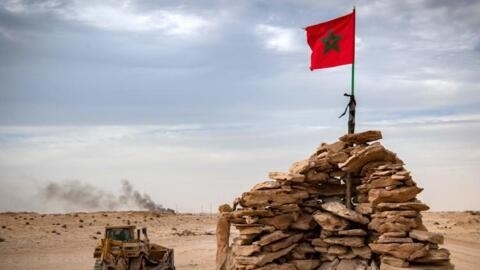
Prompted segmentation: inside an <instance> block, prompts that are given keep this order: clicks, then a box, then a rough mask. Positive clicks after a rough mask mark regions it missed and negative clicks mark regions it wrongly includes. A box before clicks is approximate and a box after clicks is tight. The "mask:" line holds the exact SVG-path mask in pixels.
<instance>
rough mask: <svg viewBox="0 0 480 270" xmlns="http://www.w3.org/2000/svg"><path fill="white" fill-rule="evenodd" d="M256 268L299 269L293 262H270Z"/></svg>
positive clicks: (274, 269)
mask: <svg viewBox="0 0 480 270" xmlns="http://www.w3.org/2000/svg"><path fill="white" fill-rule="evenodd" d="M256 270H297V268H296V267H295V265H293V264H291V263H282V264H276V263H269V264H267V265H265V266H263V267H260V268H256Z"/></svg>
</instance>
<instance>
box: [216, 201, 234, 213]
mask: <svg viewBox="0 0 480 270" xmlns="http://www.w3.org/2000/svg"><path fill="white" fill-rule="evenodd" d="M232 211H233V209H232V207H231V206H230V205H229V204H227V203H225V204H222V205H220V206H219V207H218V212H220V213H229V212H232Z"/></svg>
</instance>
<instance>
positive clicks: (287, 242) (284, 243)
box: [262, 233, 303, 252]
mask: <svg viewBox="0 0 480 270" xmlns="http://www.w3.org/2000/svg"><path fill="white" fill-rule="evenodd" d="M302 237H303V233H298V234H294V235H292V236H289V237H287V238H285V239H282V240H279V241H277V242H274V243H271V244H268V245H266V246H264V247H262V250H264V251H267V252H274V251H277V250H280V249H283V248H286V247H289V246H291V245H293V244H295V243H297V242H298V241H299V240H300V239H302Z"/></svg>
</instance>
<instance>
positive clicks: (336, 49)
mask: <svg viewBox="0 0 480 270" xmlns="http://www.w3.org/2000/svg"><path fill="white" fill-rule="evenodd" d="M305 30H306V31H307V42H308V45H309V46H310V48H311V49H312V56H311V61H310V70H314V69H318V68H328V67H334V66H339V65H346V64H352V63H353V62H354V58H355V10H353V12H352V13H350V14H347V15H345V16H342V17H339V18H336V19H333V20H330V21H327V22H324V23H320V24H316V25H311V26H308V27H307V28H305Z"/></svg>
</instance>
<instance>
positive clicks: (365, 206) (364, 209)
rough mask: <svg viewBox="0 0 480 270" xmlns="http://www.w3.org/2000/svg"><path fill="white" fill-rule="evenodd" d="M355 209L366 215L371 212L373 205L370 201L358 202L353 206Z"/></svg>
mask: <svg viewBox="0 0 480 270" xmlns="http://www.w3.org/2000/svg"><path fill="white" fill-rule="evenodd" d="M355 211H357V212H359V213H360V214H363V215H368V214H371V213H373V206H372V204H371V203H359V204H358V205H357V206H355Z"/></svg>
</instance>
